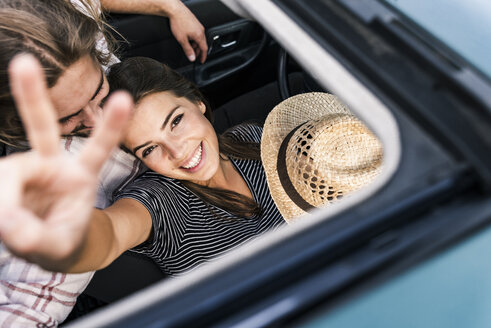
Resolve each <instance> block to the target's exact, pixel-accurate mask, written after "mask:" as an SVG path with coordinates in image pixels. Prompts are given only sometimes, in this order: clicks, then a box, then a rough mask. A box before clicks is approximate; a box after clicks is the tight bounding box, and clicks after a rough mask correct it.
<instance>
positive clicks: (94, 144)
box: [0, 55, 132, 270]
mask: <svg viewBox="0 0 491 328" xmlns="http://www.w3.org/2000/svg"><path fill="white" fill-rule="evenodd" d="M9 72H10V82H11V89H12V94H13V95H14V98H15V100H16V104H17V108H18V110H19V113H20V116H21V118H22V121H23V123H24V127H25V129H26V132H27V136H28V139H29V143H30V145H31V147H32V150H31V151H29V152H26V153H18V154H14V155H11V156H8V157H6V158H4V159H1V160H0V181H2V188H1V190H0V238H1V240H2V242H3V243H4V244H5V245H6V246H7V247H8V248H9V249H10V250H11V251H12V252H13V253H14V254H16V255H19V256H21V257H24V258H26V259H27V260H32V261H34V262H36V263H39V264H41V265H42V266H43V267H45V268H47V269H51V270H56V268H57V267H58V265H59V264H60V263H62V262H64V263H70V262H72V261H75V260H76V259H77V256H78V252H79V250H80V249H81V247H82V245H83V242H84V240H85V232H86V231H87V229H88V226H89V221H90V220H89V219H90V214H91V211H92V208H93V204H94V199H95V193H96V187H97V180H98V173H99V171H100V169H101V168H102V165H103V164H104V162H105V161H106V159H107V158H108V157H109V155H110V152H111V150H112V149H113V148H114V146H116V145H117V144H118V142H119V140H120V138H121V135H122V130H123V128H124V126H125V124H126V122H127V120H128V117H129V112H130V110H131V107H132V102H131V99H130V97H129V96H128V95H127V94H124V93H120V94H116V95H114V96H112V97H111V98H110V99H109V101H108V102H107V104H106V106H105V108H104V119H103V121H102V122H100V124H98V125H97V127H96V128H95V131H94V133H93V136H92V137H91V138H90V139H89V140H88V141H87V143H86V145H85V147H84V149H83V150H82V152H81V153H80V154H78V155H77V156H75V155H70V154H68V153H66V152H64V151H63V150H61V147H60V146H59V144H60V137H59V128H58V123H57V120H56V115H55V112H54V109H53V106H52V104H51V102H50V99H49V97H48V93H47V88H46V83H45V81H44V77H43V73H42V70H41V67H40V66H39V63H38V62H37V61H36V59H34V57H32V56H31V55H21V56H18V57H16V58H14V59H13V60H12V62H11V65H10V68H9Z"/></svg>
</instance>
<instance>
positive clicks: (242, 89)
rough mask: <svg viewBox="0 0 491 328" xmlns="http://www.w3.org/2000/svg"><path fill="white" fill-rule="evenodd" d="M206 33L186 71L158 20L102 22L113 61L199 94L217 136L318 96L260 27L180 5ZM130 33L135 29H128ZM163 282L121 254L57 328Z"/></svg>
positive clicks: (216, 6) (208, 1)
mask: <svg viewBox="0 0 491 328" xmlns="http://www.w3.org/2000/svg"><path fill="white" fill-rule="evenodd" d="M183 2H184V3H185V4H186V5H187V6H188V8H190V9H191V11H192V12H193V13H194V14H195V15H196V17H197V18H198V19H199V20H200V22H201V23H202V24H203V26H204V27H205V29H206V35H207V41H208V47H209V50H208V57H207V60H206V62H205V63H204V64H201V63H198V62H195V63H191V62H189V61H188V59H187V58H186V57H185V55H184V53H183V51H182V49H181V47H180V45H179V44H178V43H177V41H176V40H175V39H174V37H173V36H172V33H171V32H170V27H169V22H168V19H166V18H164V17H157V16H149V15H136V14H110V13H109V15H108V16H107V19H108V21H109V24H110V25H111V27H112V28H113V29H114V30H113V31H112V33H113V36H114V37H115V39H116V40H118V57H119V58H121V59H123V58H127V57H132V56H145V57H150V58H153V59H156V60H159V61H160V62H163V63H166V64H167V65H169V66H170V67H172V68H174V69H176V70H177V71H178V72H179V73H181V74H182V75H183V76H185V77H186V78H188V79H189V80H191V81H193V82H194V83H195V84H196V85H198V86H199V87H200V90H201V91H202V92H203V94H204V95H205V97H206V98H207V99H208V101H209V102H210V104H211V107H212V108H213V119H214V122H213V125H214V127H215V130H216V131H217V132H218V133H222V132H224V131H225V130H226V129H227V128H229V127H232V126H234V125H237V124H239V123H242V122H248V121H251V122H256V123H259V124H261V123H264V120H265V119H266V116H267V114H268V113H269V111H270V110H271V109H273V107H274V106H275V105H277V104H278V103H279V102H281V101H282V100H284V99H286V98H288V97H290V96H292V95H295V94H298V93H302V92H308V91H321V90H324V89H323V88H321V87H320V86H319V85H318V84H317V83H316V82H315V81H314V80H313V79H312V78H311V77H310V76H309V75H308V74H306V73H305V72H303V71H302V70H301V68H300V67H299V66H298V65H297V64H296V63H295V61H294V60H293V59H291V58H290V57H289V56H288V54H287V52H286V51H285V50H283V49H282V48H281V47H280V46H279V45H278V43H277V42H275V41H274V40H273V39H272V38H271V37H270V36H269V35H268V33H267V32H266V31H265V30H264V29H263V28H261V26H260V25H259V24H258V23H256V22H254V21H251V20H247V19H244V18H242V17H240V16H238V15H236V14H235V13H234V12H233V11H231V10H230V9H229V8H228V7H227V6H225V5H224V4H223V3H222V2H221V1H218V0H205V1H193V0H188V1H183ZM135 26H138V28H137V29H135V28H134V27H135ZM162 279H166V276H165V274H163V273H162V272H161V270H160V269H159V268H158V267H157V265H156V264H155V263H153V261H152V260H150V259H148V258H146V257H145V256H142V255H139V254H136V253H133V252H130V251H127V252H125V253H124V254H123V255H122V256H120V257H119V258H118V259H117V260H116V261H114V262H113V263H112V264H111V265H109V266H108V267H107V268H105V269H102V270H99V271H98V272H96V273H95V275H94V278H93V279H92V281H91V282H90V284H89V285H88V287H87V288H86V290H85V291H84V293H83V294H82V295H81V296H80V297H79V298H78V301H77V304H76V306H75V308H74V309H73V311H72V313H71V314H70V315H69V317H68V318H67V320H66V321H65V323H68V322H70V321H72V320H74V319H76V318H79V317H81V316H83V315H85V314H87V313H89V312H92V311H94V310H96V309H98V308H102V307H104V306H105V305H107V304H110V303H113V302H115V301H118V300H120V299H122V298H124V297H125V296H127V295H130V294H132V293H134V292H136V291H139V290H141V289H143V288H145V287H147V286H150V285H152V284H153V283H155V282H158V281H161V280H162Z"/></svg>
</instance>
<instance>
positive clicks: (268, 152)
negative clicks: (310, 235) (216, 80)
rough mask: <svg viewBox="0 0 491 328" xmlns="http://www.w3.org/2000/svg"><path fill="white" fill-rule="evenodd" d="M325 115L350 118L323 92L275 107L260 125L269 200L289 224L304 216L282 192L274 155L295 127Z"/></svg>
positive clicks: (305, 95) (300, 95)
mask: <svg viewBox="0 0 491 328" xmlns="http://www.w3.org/2000/svg"><path fill="white" fill-rule="evenodd" d="M327 114H351V112H350V111H349V109H348V108H347V107H346V106H345V105H344V104H343V103H342V102H341V101H340V100H339V99H338V98H337V97H336V96H334V95H331V94H328V93H323V92H311V93H303V94H299V95H296V96H293V97H290V98H288V99H286V100H284V101H283V102H281V103H280V104H278V105H277V106H276V107H275V108H273V110H272V111H271V112H270V113H269V115H268V117H267V118H266V122H265V123H264V129H263V135H262V138H261V160H262V164H263V167H264V170H265V173H266V179H267V182H268V186H269V190H270V193H271V197H272V198H273V200H274V202H275V204H276V206H277V207H278V210H279V211H280V213H281V214H282V216H283V218H284V219H285V220H286V221H287V222H290V221H291V220H293V219H294V218H296V217H299V216H302V215H304V214H305V213H306V212H305V211H304V210H302V209H301V208H300V207H298V206H296V205H295V204H294V203H293V202H292V201H291V199H290V197H289V196H288V195H287V194H286V192H285V191H284V190H283V187H282V184H281V181H280V178H279V176H278V172H277V170H276V167H277V160H278V151H279V149H280V146H281V143H282V142H283V140H284V138H285V137H286V136H287V135H288V133H290V131H292V130H293V129H294V128H296V127H297V126H298V125H300V124H303V123H305V122H306V121H309V120H315V119H317V118H320V117H322V116H324V115H327Z"/></svg>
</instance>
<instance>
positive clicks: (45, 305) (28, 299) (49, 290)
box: [0, 244, 94, 328]
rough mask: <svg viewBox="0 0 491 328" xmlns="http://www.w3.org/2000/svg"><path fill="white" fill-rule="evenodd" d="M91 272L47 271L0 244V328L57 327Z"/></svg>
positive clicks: (87, 281)
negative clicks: (67, 272) (66, 272)
mask: <svg viewBox="0 0 491 328" xmlns="http://www.w3.org/2000/svg"><path fill="white" fill-rule="evenodd" d="M93 274H94V273H93V272H89V273H83V274H62V273H57V272H50V271H46V270H43V269H42V268H40V267H39V266H37V265H35V264H31V263H28V262H26V261H24V260H22V259H19V258H17V257H15V256H13V255H12V254H10V253H9V252H8V251H7V250H6V248H5V247H4V245H3V244H0V275H1V280H0V328H3V327H56V326H57V325H58V324H60V323H61V322H63V320H65V319H66V317H67V316H68V314H69V313H70V311H71V310H72V308H73V306H74V305H75V302H76V301H77V297H78V296H79V295H80V293H82V291H83V290H84V289H85V287H87V285H88V283H89V282H90V279H91V278H92V276H93Z"/></svg>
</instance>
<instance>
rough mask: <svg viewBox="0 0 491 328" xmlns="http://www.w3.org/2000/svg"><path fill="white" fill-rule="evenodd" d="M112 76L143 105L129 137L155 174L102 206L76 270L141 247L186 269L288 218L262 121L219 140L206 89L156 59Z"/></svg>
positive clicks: (123, 66) (176, 270)
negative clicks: (275, 193) (274, 185)
mask: <svg viewBox="0 0 491 328" xmlns="http://www.w3.org/2000/svg"><path fill="white" fill-rule="evenodd" d="M108 80H109V83H110V85H111V88H112V89H114V90H117V89H124V90H126V91H128V92H129V93H130V94H131V96H132V98H133V101H134V102H135V109H134V113H133V117H132V118H131V120H130V123H129V126H128V127H127V129H126V132H125V134H124V137H123V141H122V144H123V146H124V148H126V149H127V150H128V151H130V152H131V153H133V154H134V155H135V156H137V157H138V158H140V159H141V160H142V161H143V162H144V163H145V164H146V165H147V166H148V168H150V169H151V170H152V171H153V172H148V173H145V174H143V175H142V176H141V177H139V178H137V179H136V180H135V181H134V182H132V183H131V184H130V185H129V186H127V187H125V189H124V191H123V192H121V193H119V194H118V195H116V199H117V200H116V202H115V203H114V204H113V205H112V206H111V207H109V208H107V209H106V210H104V211H96V212H94V217H96V220H93V223H94V224H96V223H98V224H99V227H98V228H94V229H92V230H91V232H93V233H92V234H90V235H89V239H88V242H87V244H86V245H85V247H84V253H83V254H85V255H86V256H85V257H82V258H81V260H80V261H78V262H77V263H76V264H74V265H73V266H71V267H70V268H66V269H68V270H74V271H85V270H91V269H98V268H100V267H104V266H106V265H107V264H109V263H110V262H112V261H113V260H114V259H115V258H116V257H117V256H119V255H120V254H121V253H122V252H123V251H125V250H127V249H131V248H133V249H134V250H135V251H137V252H140V253H143V254H145V255H148V256H150V257H151V258H153V259H154V260H155V262H156V263H157V264H158V265H159V266H160V267H161V269H162V270H163V271H164V272H166V273H168V274H170V275H176V274H181V273H183V272H185V271H187V270H189V269H191V268H193V267H195V266H197V265H199V264H201V263H204V262H207V261H209V260H211V259H213V258H215V257H217V256H220V255H222V254H223V253H224V252H225V251H227V250H229V249H230V248H233V247H236V246H238V245H240V244H242V243H244V242H245V241H247V240H250V239H251V238H253V237H255V236H257V235H259V234H261V233H264V232H266V231H268V230H270V229H273V228H276V227H279V226H281V225H283V224H284V220H283V219H282V217H281V215H280V213H279V212H278V210H277V208H276V206H275V205H274V202H273V200H272V199H271V196H270V194H269V191H268V187H267V183H266V179H265V176H264V171H263V169H262V166H261V162H260V159H259V158H260V157H259V142H260V138H261V129H260V128H259V127H256V126H252V125H249V126H241V127H238V128H236V129H232V130H231V131H229V132H228V133H226V134H225V135H223V136H220V137H217V135H216V133H215V131H214V129H213V126H212V124H211V121H210V118H211V115H210V114H211V113H210V108H209V106H208V105H207V103H206V101H205V100H204V98H203V97H202V95H201V93H200V92H199V90H198V89H197V88H196V87H195V86H194V85H193V84H192V83H190V82H189V81H187V80H186V79H184V78H183V77H182V76H180V75H179V74H178V73H176V72H175V71H173V70H171V69H170V68H168V67H167V66H165V65H163V64H161V63H159V62H157V61H154V60H152V59H148V58H130V59H128V60H126V61H124V62H122V63H119V64H116V65H114V66H113V67H111V70H110V73H109V75H108Z"/></svg>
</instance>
